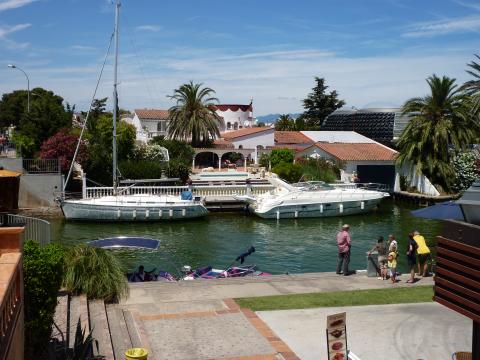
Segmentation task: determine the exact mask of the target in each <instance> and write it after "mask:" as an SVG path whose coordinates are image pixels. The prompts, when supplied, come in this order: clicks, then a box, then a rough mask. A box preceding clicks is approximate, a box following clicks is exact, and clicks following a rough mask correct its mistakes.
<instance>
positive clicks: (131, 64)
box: [0, 48, 473, 115]
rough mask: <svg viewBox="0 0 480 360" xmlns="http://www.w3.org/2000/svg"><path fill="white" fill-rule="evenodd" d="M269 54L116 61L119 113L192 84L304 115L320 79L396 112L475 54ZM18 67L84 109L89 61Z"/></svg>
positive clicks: (260, 110) (155, 103) (164, 53)
mask: <svg viewBox="0 0 480 360" xmlns="http://www.w3.org/2000/svg"><path fill="white" fill-rule="evenodd" d="M269 50H271V51H265V52H261V51H252V52H245V53H239V54H237V55H234V54H232V53H231V52H227V51H226V50H222V49H203V50H199V49H194V48H190V49H188V48H180V49H177V48H173V49H162V50H161V56H160V55H159V54H157V53H153V52H152V53H149V54H143V55H144V56H143V58H144V61H142V64H141V65H140V64H139V62H138V61H137V60H138V59H137V56H133V55H132V54H125V53H124V54H121V55H120V61H119V63H120V67H119V81H120V85H119V101H120V106H121V107H122V108H126V109H134V108H141V107H150V108H151V107H158V108H169V107H170V106H171V105H172V103H171V101H170V100H169V99H168V98H167V97H166V95H170V94H172V93H173V90H174V89H175V88H177V87H178V86H179V85H181V84H182V83H185V82H187V81H190V80H193V81H195V82H202V83H203V84H204V85H205V86H209V87H211V88H213V89H215V90H216V94H217V97H218V98H219V99H220V101H221V102H225V103H229V102H233V103H237V102H238V103H242V102H245V103H248V102H249V100H250V98H253V99H254V110H255V114H256V115H262V114H267V113H295V112H301V111H302V101H301V100H302V99H304V98H305V97H306V95H307V94H308V93H310V92H311V89H312V87H313V86H314V77H315V76H319V77H324V78H325V79H326V84H327V85H328V86H329V87H330V88H329V90H333V89H335V90H337V91H338V93H339V94H340V98H341V99H345V100H346V101H347V105H348V106H356V107H359V108H361V107H364V106H366V105H368V104H370V105H371V104H389V106H393V105H397V106H399V105H401V104H403V103H404V102H405V101H406V100H407V99H409V98H411V97H414V96H424V95H426V94H427V92H428V87H427V83H426V82H425V79H426V77H428V76H430V75H432V74H433V73H436V74H438V75H447V76H450V77H456V78H457V79H458V81H459V82H463V81H465V80H467V78H468V75H467V74H466V73H465V64H466V63H467V62H468V61H469V60H470V58H471V53H472V51H473V50H472V49H469V48H465V49H463V48H462V49H456V51H445V49H434V50H430V52H428V53H427V52H425V51H423V52H422V50H420V49H408V50H405V52H401V53H396V54H391V55H384V56H369V57H366V56H365V57H358V58H353V57H347V56H344V55H341V54H335V53H329V52H328V51H325V50H322V49H299V50H294V49H289V50H285V49H277V51H274V50H273V49H269ZM245 56H247V57H245ZM97 60H98V59H97ZM95 61H96V60H95ZM24 66H25V67H26V68H28V69H29V74H31V75H32V79H33V80H32V81H34V82H35V83H34V84H33V85H32V86H38V85H40V86H42V87H45V88H48V89H51V90H53V91H55V92H56V93H58V94H60V95H61V96H63V97H64V98H65V100H66V101H68V102H69V103H71V104H77V109H79V110H83V109H85V108H86V106H87V105H86V104H88V102H89V100H90V98H91V96H92V92H93V89H94V84H95V82H96V77H97V76H98V71H99V68H100V65H99V64H96V63H94V62H93V61H92V64H86V65H85V66H79V67H76V66H68V65H67V66H65V67H62V66H58V65H55V67H49V66H45V65H35V63H33V62H32V64H24ZM2 71H3V70H2V69H0V78H2V82H1V83H0V93H2V92H10V91H12V89H15V88H21V86H24V85H23V84H22V82H21V79H19V78H18V77H13V76H12V74H11V73H10V74H7V73H3V74H1V72H2ZM6 75H10V76H9V77H7V76H6ZM9 82H10V83H9ZM111 84H112V69H111V65H109V66H107V67H106V69H105V72H104V78H103V80H102V83H101V86H100V89H99V92H98V94H97V98H100V97H109V98H111V92H112V85H111ZM109 106H111V105H109Z"/></svg>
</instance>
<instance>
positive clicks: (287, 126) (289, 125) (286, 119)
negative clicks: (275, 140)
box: [275, 114, 295, 131]
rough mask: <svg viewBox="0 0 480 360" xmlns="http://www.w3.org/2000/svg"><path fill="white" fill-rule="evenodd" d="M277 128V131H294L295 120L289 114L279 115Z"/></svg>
mask: <svg viewBox="0 0 480 360" xmlns="http://www.w3.org/2000/svg"><path fill="white" fill-rule="evenodd" d="M275 130H277V131H294V130H295V120H293V119H292V118H291V117H290V115H289V114H282V115H280V116H279V117H278V119H277V122H276V123H275Z"/></svg>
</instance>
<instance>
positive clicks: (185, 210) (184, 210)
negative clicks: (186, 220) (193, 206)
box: [182, 209, 187, 217]
mask: <svg viewBox="0 0 480 360" xmlns="http://www.w3.org/2000/svg"><path fill="white" fill-rule="evenodd" d="M185 215H187V209H182V216H183V217H185Z"/></svg>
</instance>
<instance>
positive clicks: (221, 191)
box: [85, 184, 275, 199]
mask: <svg viewBox="0 0 480 360" xmlns="http://www.w3.org/2000/svg"><path fill="white" fill-rule="evenodd" d="M250 186H251V189H252V193H253V194H255V195H260V194H264V193H266V192H268V191H270V190H273V189H275V186H273V185H271V184H258V185H250ZM85 190H86V191H85V198H87V199H90V198H97V197H101V196H111V195H113V187H87V188H86V189H85ZM117 190H118V193H119V194H120V195H174V196H179V195H180V194H181V193H182V191H186V190H188V186H131V187H118V188H117ZM192 192H193V194H194V195H195V196H206V197H208V196H233V195H245V194H246V193H247V185H221V186H208V185H200V186H193V189H192Z"/></svg>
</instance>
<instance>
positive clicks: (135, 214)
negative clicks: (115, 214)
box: [133, 209, 137, 219]
mask: <svg viewBox="0 0 480 360" xmlns="http://www.w3.org/2000/svg"><path fill="white" fill-rule="evenodd" d="M136 217H137V210H136V209H135V210H133V218H134V219H135V218H136Z"/></svg>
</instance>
